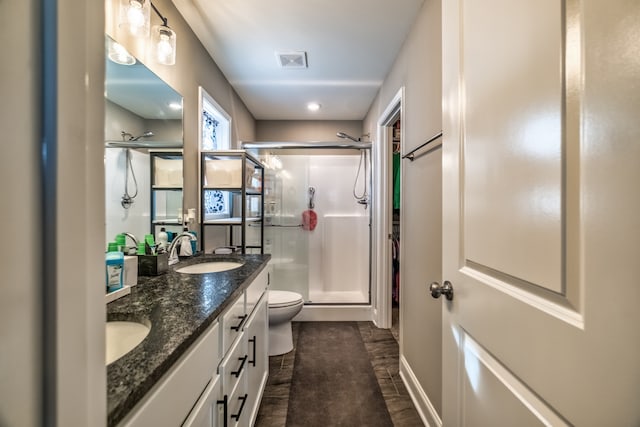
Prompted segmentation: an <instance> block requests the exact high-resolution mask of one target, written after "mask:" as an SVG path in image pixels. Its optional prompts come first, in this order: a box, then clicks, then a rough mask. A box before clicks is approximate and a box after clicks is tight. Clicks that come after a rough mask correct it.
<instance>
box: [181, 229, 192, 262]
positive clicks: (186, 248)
mask: <svg viewBox="0 0 640 427" xmlns="http://www.w3.org/2000/svg"><path fill="white" fill-rule="evenodd" d="M182 232H183V233H188V232H189V228H188V227H187V225H186V224H185V225H184V227H183V228H182ZM180 239H181V240H180V252H179V255H180V256H191V255H193V251H192V250H191V238H189V236H183V237H181V238H180Z"/></svg>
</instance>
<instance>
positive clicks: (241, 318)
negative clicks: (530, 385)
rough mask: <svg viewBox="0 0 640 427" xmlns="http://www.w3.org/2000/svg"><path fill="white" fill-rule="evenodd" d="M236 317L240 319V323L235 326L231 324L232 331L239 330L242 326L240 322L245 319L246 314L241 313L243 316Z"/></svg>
mask: <svg viewBox="0 0 640 427" xmlns="http://www.w3.org/2000/svg"><path fill="white" fill-rule="evenodd" d="M238 319H240V323H238V324H237V325H236V326H231V330H233V331H236V332H237V331H239V330H240V328H241V327H242V324H243V323H244V321H245V320H246V319H247V315H246V314H245V315H243V316H238Z"/></svg>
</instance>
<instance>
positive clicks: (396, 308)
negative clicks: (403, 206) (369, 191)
mask: <svg viewBox="0 0 640 427" xmlns="http://www.w3.org/2000/svg"><path fill="white" fill-rule="evenodd" d="M401 129H402V126H401V122H400V113H399V112H398V116H397V117H394V119H393V123H392V124H391V126H388V132H389V135H388V139H387V141H390V142H391V147H390V150H389V151H390V152H391V161H390V162H389V163H388V164H389V166H390V168H391V170H390V171H389V175H388V176H389V177H390V179H389V181H390V182H389V184H390V185H391V188H390V191H389V196H390V200H389V202H388V206H389V207H390V210H391V212H390V216H391V235H390V244H391V269H390V271H391V277H389V280H390V286H389V287H390V289H391V333H392V334H393V337H394V338H395V339H396V341H398V342H399V341H400V337H399V332H400V331H399V324H400V193H401V188H402V187H401V185H400V175H401V173H400V165H401V154H400V153H401V149H400V148H401V146H402V144H401V137H402V131H401Z"/></svg>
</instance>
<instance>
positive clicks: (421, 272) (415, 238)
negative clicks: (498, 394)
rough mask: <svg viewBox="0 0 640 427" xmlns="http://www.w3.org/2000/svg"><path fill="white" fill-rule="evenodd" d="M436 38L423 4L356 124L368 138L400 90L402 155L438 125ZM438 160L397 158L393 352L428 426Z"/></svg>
mask: <svg viewBox="0 0 640 427" xmlns="http://www.w3.org/2000/svg"><path fill="white" fill-rule="evenodd" d="M440 33H441V2H440V0H426V1H425V3H424V4H423V6H422V9H421V10H420V12H419V15H418V16H417V17H416V21H415V23H414V26H413V28H412V30H411V33H410V34H409V36H408V38H407V40H406V41H405V43H404V45H403V47H402V50H401V52H400V53H399V55H398V57H397V59H396V61H395V63H394V66H393V68H392V70H391V72H390V73H389V75H388V76H387V77H386V79H385V81H384V83H383V85H382V88H381V90H380V92H379V94H378V97H377V99H376V101H375V102H374V104H373V105H372V107H371V110H370V111H369V113H368V115H367V117H366V119H365V121H364V129H365V132H371V134H372V135H375V134H376V131H377V122H378V120H380V119H382V118H381V117H380V116H381V114H382V113H383V112H384V110H385V108H386V107H387V106H388V105H389V103H390V102H391V101H392V100H393V98H394V96H395V95H396V94H397V93H398V91H399V90H400V89H401V88H402V87H403V86H404V88H405V91H404V99H403V105H404V109H403V111H402V120H403V134H402V144H403V147H402V151H403V153H406V152H408V151H409V150H411V149H412V148H414V147H417V146H418V145H420V144H421V143H422V142H424V141H426V140H427V139H428V138H429V137H431V136H432V135H434V134H436V133H438V132H439V131H440V129H441V126H442V114H441V34H440ZM440 155H441V154H440V152H439V150H438V151H436V152H434V153H431V154H429V155H426V156H422V157H420V158H418V159H416V160H415V161H414V162H409V161H408V160H403V161H402V162H403V163H402V177H401V181H402V202H401V249H400V265H401V270H400V280H401V285H400V298H401V301H400V306H401V311H400V353H401V357H402V358H404V360H405V362H406V364H407V367H408V369H410V370H411V373H412V375H413V378H414V380H415V382H416V383H415V384H414V386H415V387H416V388H417V390H418V392H419V393H417V394H416V395H415V396H414V397H416V398H417V399H418V400H419V401H417V402H416V406H418V407H419V409H420V410H422V412H423V414H424V416H425V419H426V420H428V422H429V423H430V424H431V425H434V424H437V422H438V421H437V420H438V416H437V414H439V413H440V412H441V408H442V399H441V372H440V367H441V322H442V320H441V301H440V300H434V299H432V298H431V296H430V294H429V292H428V291H427V290H428V284H429V283H430V282H432V281H439V282H441V281H442V277H441V275H442V273H441V271H442V255H441V241H442V236H441V226H440V221H441V189H440V181H439V179H440V178H439V177H440V175H441V172H440V168H441V163H440V160H439V156H440ZM374 173H375V172H374ZM407 378H408V377H405V380H407ZM409 379H410V378H409ZM420 393H423V394H422V395H419V394H420ZM427 400H428V402H427ZM430 408H433V410H432V409H430ZM430 411H431V412H432V413H429V412H430ZM433 412H435V413H437V414H434V413H433Z"/></svg>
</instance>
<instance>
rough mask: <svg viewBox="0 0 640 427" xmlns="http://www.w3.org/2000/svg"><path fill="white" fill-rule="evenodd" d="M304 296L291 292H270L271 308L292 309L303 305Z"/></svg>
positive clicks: (269, 302)
mask: <svg viewBox="0 0 640 427" xmlns="http://www.w3.org/2000/svg"><path fill="white" fill-rule="evenodd" d="M303 302H304V301H303V299H302V295H300V294H298V293H296V292H289V291H272V290H270V291H269V301H268V304H269V308H282V307H290V306H292V305H298V304H300V303H303Z"/></svg>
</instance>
